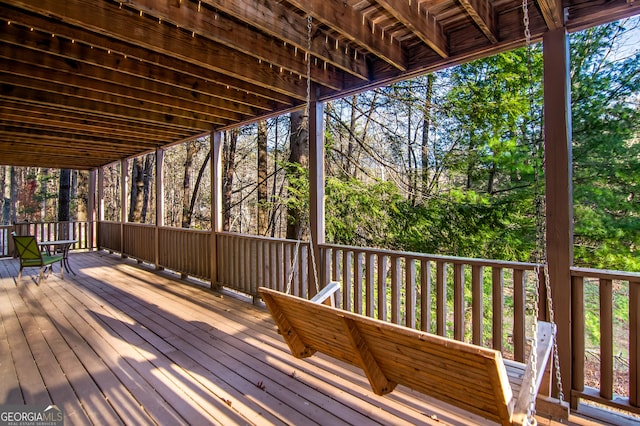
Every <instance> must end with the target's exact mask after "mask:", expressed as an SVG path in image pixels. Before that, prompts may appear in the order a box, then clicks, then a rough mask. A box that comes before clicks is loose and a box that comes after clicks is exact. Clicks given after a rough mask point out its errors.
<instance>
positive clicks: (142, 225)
mask: <svg viewBox="0 0 640 426" xmlns="http://www.w3.org/2000/svg"><path fill="white" fill-rule="evenodd" d="M123 225H124V226H140V227H144V228H154V227H155V225H154V224H153V223H138V222H125V223H123Z"/></svg>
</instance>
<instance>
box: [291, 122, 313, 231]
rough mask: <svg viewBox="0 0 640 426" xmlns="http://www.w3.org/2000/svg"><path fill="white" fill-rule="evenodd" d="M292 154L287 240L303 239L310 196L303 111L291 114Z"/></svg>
mask: <svg viewBox="0 0 640 426" xmlns="http://www.w3.org/2000/svg"><path fill="white" fill-rule="evenodd" d="M289 143H290V145H291V148H290V149H291V152H290V154H289V163H290V164H289V167H288V170H287V179H288V181H289V188H290V190H289V202H288V204H287V238H289V239H293V240H297V239H300V238H302V236H303V232H302V231H303V229H304V227H305V226H304V225H305V223H304V222H305V219H304V218H305V211H306V206H307V205H308V199H309V197H308V194H307V192H308V191H307V190H306V189H305V186H306V185H305V184H304V182H305V181H306V180H307V179H308V177H307V176H306V175H305V174H304V172H305V171H306V170H307V169H308V166H309V129H308V126H307V117H305V116H304V112H303V111H296V112H292V113H291V138H290V140H289Z"/></svg>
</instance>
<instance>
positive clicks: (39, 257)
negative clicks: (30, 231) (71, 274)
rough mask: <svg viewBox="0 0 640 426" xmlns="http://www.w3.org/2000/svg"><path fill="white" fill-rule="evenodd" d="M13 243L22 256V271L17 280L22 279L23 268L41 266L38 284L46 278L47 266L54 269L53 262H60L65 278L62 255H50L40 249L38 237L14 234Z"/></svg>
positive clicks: (19, 255)
mask: <svg viewBox="0 0 640 426" xmlns="http://www.w3.org/2000/svg"><path fill="white" fill-rule="evenodd" d="M13 243H14V246H15V249H16V253H17V254H18V257H19V258H20V271H19V272H18V278H17V281H20V278H21V277H22V270H23V269H24V268H40V274H39V275H38V285H39V284H40V281H42V278H44V272H45V269H46V268H47V267H51V270H52V271H53V264H54V263H56V262H60V278H62V279H64V270H63V268H62V259H63V256H62V255H48V254H46V253H42V252H41V251H40V247H38V242H37V241H36V237H34V236H33V235H13Z"/></svg>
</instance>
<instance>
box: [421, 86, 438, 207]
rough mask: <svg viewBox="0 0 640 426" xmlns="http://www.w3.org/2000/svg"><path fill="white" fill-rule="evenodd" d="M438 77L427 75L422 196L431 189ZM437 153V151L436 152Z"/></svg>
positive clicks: (423, 133) (423, 124)
mask: <svg viewBox="0 0 640 426" xmlns="http://www.w3.org/2000/svg"><path fill="white" fill-rule="evenodd" d="M435 79H436V77H435V76H434V75H433V74H429V75H427V90H426V94H425V100H424V114H423V121H422V196H423V197H424V196H426V195H427V192H428V190H429V187H430V184H429V131H430V128H431V124H432V123H431V121H432V116H431V110H432V108H433V82H434V81H435ZM434 154H435V153H434Z"/></svg>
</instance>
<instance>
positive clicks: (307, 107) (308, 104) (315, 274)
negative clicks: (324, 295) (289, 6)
mask: <svg viewBox="0 0 640 426" xmlns="http://www.w3.org/2000/svg"><path fill="white" fill-rule="evenodd" d="M312 29H313V17H311V15H309V16H307V54H306V55H307V99H306V104H305V114H304V116H305V122H304V123H303V125H305V126H306V127H307V132H308V131H309V113H310V111H311V30H312ZM301 234H302V229H301V230H300V232H299V234H298V240H297V241H296V251H295V254H294V257H293V264H292V266H291V271H290V273H289V279H288V282H287V293H290V290H291V283H292V281H293V275H294V268H293V266H294V265H295V264H296V263H297V262H298V253H299V252H300V243H301V242H302V235H301ZM309 251H310V252H311V264H312V266H313V277H314V279H315V283H316V293H318V292H320V287H319V286H320V284H319V281H318V268H317V266H316V257H315V253H314V250H313V239H312V236H311V229H309Z"/></svg>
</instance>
